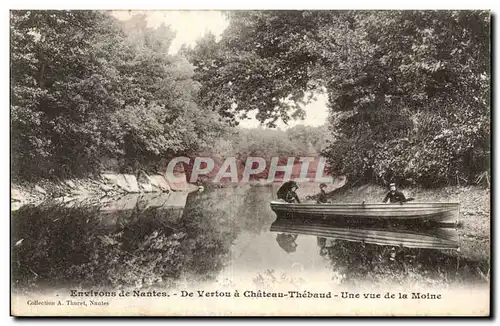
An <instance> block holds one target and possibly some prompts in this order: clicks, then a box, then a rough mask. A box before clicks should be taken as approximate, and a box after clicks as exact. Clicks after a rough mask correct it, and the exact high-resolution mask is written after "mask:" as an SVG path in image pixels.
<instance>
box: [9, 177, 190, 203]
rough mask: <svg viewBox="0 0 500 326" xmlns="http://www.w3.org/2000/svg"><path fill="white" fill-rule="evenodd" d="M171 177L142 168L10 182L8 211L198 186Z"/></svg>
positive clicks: (182, 179)
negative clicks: (50, 201)
mask: <svg viewBox="0 0 500 326" xmlns="http://www.w3.org/2000/svg"><path fill="white" fill-rule="evenodd" d="M175 176H176V178H178V179H176V181H175V182H171V181H169V180H168V179H167V178H166V177H165V176H164V175H162V174H154V173H151V174H149V173H146V172H144V171H141V172H139V173H138V174H136V175H133V174H121V173H116V172H104V173H101V174H100V175H95V176H91V177H88V178H84V179H66V180H40V181H38V182H36V183H33V182H14V183H13V184H11V191H10V199H11V210H17V209H19V208H20V207H22V206H24V205H27V204H37V203H41V202H44V201H47V200H60V201H62V202H67V201H78V200H84V199H86V198H102V197H116V196H120V195H126V194H140V193H162V192H172V191H180V192H191V191H194V190H196V189H198V188H197V187H196V186H195V185H192V184H189V183H188V182H187V179H186V175H185V174H183V173H175Z"/></svg>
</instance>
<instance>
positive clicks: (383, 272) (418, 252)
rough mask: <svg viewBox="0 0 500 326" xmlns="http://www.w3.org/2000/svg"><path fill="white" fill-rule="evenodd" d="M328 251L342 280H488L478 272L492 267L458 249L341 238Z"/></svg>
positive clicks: (436, 282) (440, 282)
mask: <svg viewBox="0 0 500 326" xmlns="http://www.w3.org/2000/svg"><path fill="white" fill-rule="evenodd" d="M318 245H319V246H320V248H321V249H323V250H326V251H327V257H329V259H331V262H332V267H333V270H334V271H335V272H336V273H337V274H338V275H340V278H341V282H342V283H357V282H370V283H374V284H381V285H382V284H384V283H401V284H413V283H418V284H425V283H427V284H428V285H431V286H439V285H443V284H449V283H455V282H458V283H460V282H467V283H470V282H484V280H483V279H482V278H481V276H480V273H478V271H481V270H488V268H489V266H488V262H487V261H473V260H468V259H465V258H464V257H461V256H460V254H459V253H458V252H455V251H442V250H432V249H419V248H406V247H392V246H380V245H374V244H365V243H361V242H352V241H342V240H337V241H334V242H331V243H330V244H329V245H328V246H325V245H326V242H325V241H323V240H319V238H318Z"/></svg>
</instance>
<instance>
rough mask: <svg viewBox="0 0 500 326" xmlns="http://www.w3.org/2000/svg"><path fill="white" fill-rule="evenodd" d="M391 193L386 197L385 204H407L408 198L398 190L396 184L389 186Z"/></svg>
mask: <svg viewBox="0 0 500 326" xmlns="http://www.w3.org/2000/svg"><path fill="white" fill-rule="evenodd" d="M389 189H390V191H389V192H388V193H387V195H386V196H385V198H384V200H383V202H384V203H404V202H406V197H405V195H403V193H402V192H400V191H397V190H396V184H395V183H391V184H390V185H389Z"/></svg>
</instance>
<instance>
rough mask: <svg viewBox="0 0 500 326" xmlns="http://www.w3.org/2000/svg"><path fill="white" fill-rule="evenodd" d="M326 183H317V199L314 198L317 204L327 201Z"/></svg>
mask: <svg viewBox="0 0 500 326" xmlns="http://www.w3.org/2000/svg"><path fill="white" fill-rule="evenodd" d="M325 189H326V183H322V184H320V185H319V195H318V199H317V200H316V202H317V203H318V204H325V203H328V198H327V196H326V190H325Z"/></svg>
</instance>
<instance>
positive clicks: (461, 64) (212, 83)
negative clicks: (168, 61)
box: [189, 11, 490, 186]
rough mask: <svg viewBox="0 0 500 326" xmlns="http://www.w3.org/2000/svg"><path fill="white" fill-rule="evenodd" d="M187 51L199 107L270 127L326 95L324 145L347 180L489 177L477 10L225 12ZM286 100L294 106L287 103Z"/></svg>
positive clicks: (484, 31) (484, 48)
mask: <svg viewBox="0 0 500 326" xmlns="http://www.w3.org/2000/svg"><path fill="white" fill-rule="evenodd" d="M228 17H229V19H230V24H229V27H228V29H227V30H226V31H225V32H224V34H223V35H222V38H221V40H220V42H216V40H215V38H214V37H213V36H207V37H205V38H204V39H203V40H201V41H200V42H199V43H198V45H197V46H196V47H195V48H194V49H192V51H191V52H190V55H189V58H190V60H191V62H193V64H194V65H195V66H196V70H195V72H196V75H195V78H196V79H197V80H199V81H200V82H201V83H202V92H201V93H200V95H201V96H200V99H199V102H200V103H207V105H212V107H213V108H214V109H216V110H219V111H220V112H221V114H224V115H227V116H230V117H235V116H243V117H244V116H245V115H246V113H247V112H248V111H250V110H257V111H258V114H257V118H258V119H259V120H260V121H261V122H265V123H267V124H268V126H274V125H275V122H276V121H277V119H280V118H281V119H282V120H283V121H285V122H286V121H288V119H289V118H291V117H292V118H293V117H294V116H300V115H301V112H300V110H298V108H299V105H298V104H299V103H300V102H301V101H303V100H306V101H307V99H308V98H307V96H306V95H307V94H311V93H314V92H319V91H326V92H327V94H328V98H329V106H330V109H331V121H330V129H331V145H330V147H329V148H328V149H327V150H326V151H324V155H326V156H327V157H328V158H329V159H330V163H331V166H332V168H333V169H334V170H336V171H334V172H336V173H346V174H349V176H350V180H356V179H358V180H359V179H361V180H364V181H365V182H380V183H385V182H388V181H390V180H398V181H401V182H409V183H419V184H424V185H429V186H430V185H438V184H443V183H450V182H457V180H458V181H459V182H460V180H463V181H461V182H464V181H465V182H468V183H471V182H472V181H473V179H474V178H475V177H476V176H477V174H478V173H482V172H483V171H485V170H486V169H488V157H489V142H488V140H489V115H490V102H489V98H490V94H489V80H490V70H489V39H490V38H489V36H490V34H489V26H490V23H489V21H490V16H489V13H488V12H482V11H328V12H327V11H265V12H262V11H260V12H254V11H249V12H235V13H230V14H228ZM288 100H290V101H288Z"/></svg>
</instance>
